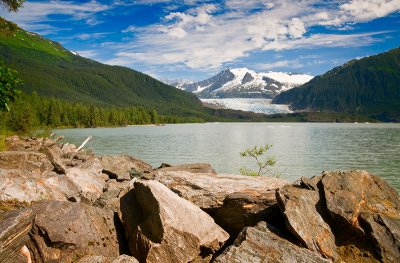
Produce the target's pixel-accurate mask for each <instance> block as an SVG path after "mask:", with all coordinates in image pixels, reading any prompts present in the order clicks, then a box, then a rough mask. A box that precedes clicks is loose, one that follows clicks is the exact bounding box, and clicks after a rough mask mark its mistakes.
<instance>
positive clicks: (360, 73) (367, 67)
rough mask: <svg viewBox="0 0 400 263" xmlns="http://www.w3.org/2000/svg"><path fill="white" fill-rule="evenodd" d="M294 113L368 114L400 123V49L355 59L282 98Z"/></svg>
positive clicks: (279, 96) (288, 92)
mask: <svg viewBox="0 0 400 263" xmlns="http://www.w3.org/2000/svg"><path fill="white" fill-rule="evenodd" d="M273 102H274V103H277V104H290V106H291V107H292V109H294V110H305V111H333V112H347V113H357V114H365V115H369V116H372V117H375V118H378V119H380V120H382V121H400V48H396V49H392V50H390V51H388V52H385V53H382V54H379V55H375V56H371V57H366V58H363V59H360V60H352V61H350V62H348V63H346V64H344V65H342V66H340V67H337V68H334V69H332V70H330V71H328V72H327V73H325V74H323V75H321V76H318V77H315V78H314V79H312V80H311V81H310V82H308V83H306V84H304V85H302V86H301V87H298V88H294V89H292V90H289V91H286V92H283V93H281V94H280V95H278V96H277V97H276V98H275V99H274V101H273Z"/></svg>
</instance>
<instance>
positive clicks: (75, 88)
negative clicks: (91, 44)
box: [0, 28, 205, 115]
mask: <svg viewBox="0 0 400 263" xmlns="http://www.w3.org/2000/svg"><path fill="white" fill-rule="evenodd" d="M0 61H4V62H5V64H7V65H8V66H10V67H12V68H14V69H16V70H17V71H18V72H19V73H20V75H21V78H22V79H23V80H24V82H25V84H24V85H23V87H22V88H21V89H22V90H23V91H25V92H28V93H30V92H32V91H36V92H37V93H38V94H39V95H42V96H52V97H56V98H61V99H64V100H69V101H78V102H85V103H93V104H96V105H100V106H118V107H125V106H131V105H138V106H145V107H147V108H155V109H157V110H158V111H159V112H160V113H162V114H174V115H198V114H204V113H205V110H204V109H203V107H202V104H201V102H200V101H199V100H198V99H197V98H196V97H195V96H194V95H193V94H190V93H187V92H184V91H180V90H177V89H176V88H174V87H172V86H168V85H165V84H163V83H161V82H160V81H158V80H156V79H154V78H152V77H150V76H147V75H145V74H143V73H140V72H137V71H134V70H131V69H128V68H124V67H119V66H109V65H104V64H101V63H99V62H96V61H93V60H90V59H86V58H82V57H80V56H77V55H74V54H73V53H72V52H69V51H68V50H66V49H64V48H63V47H62V46H61V45H60V44H58V43H55V42H52V41H50V40H48V39H45V38H43V37H41V36H39V35H37V34H33V33H29V32H26V31H24V30H22V29H19V28H18V29H17V31H16V32H14V33H13V34H12V35H10V36H8V37H6V36H3V35H0Z"/></svg>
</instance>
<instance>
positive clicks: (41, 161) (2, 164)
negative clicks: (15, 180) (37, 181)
mask: <svg viewBox="0 0 400 263" xmlns="http://www.w3.org/2000/svg"><path fill="white" fill-rule="evenodd" d="M53 168H54V167H53V165H52V164H51V163H50V161H49V160H48V159H47V156H46V155H45V154H43V153H38V152H24V151H10V152H0V169H20V170H23V171H26V172H31V173H35V174H42V173H46V172H50V171H52V170H53Z"/></svg>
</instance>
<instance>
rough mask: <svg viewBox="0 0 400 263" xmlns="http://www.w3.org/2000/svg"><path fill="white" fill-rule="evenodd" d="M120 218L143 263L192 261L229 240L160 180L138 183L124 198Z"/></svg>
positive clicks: (224, 233) (210, 219)
mask: <svg viewBox="0 0 400 263" xmlns="http://www.w3.org/2000/svg"><path fill="white" fill-rule="evenodd" d="M120 218H121V221H122V223H123V225H124V227H125V231H126V237H127V239H128V241H129V248H130V250H131V253H132V255H133V256H135V257H136V258H137V259H138V260H139V261H140V262H161V261H162V262H190V261H192V260H195V259H196V258H198V257H199V256H200V254H201V253H202V255H201V256H202V257H203V256H207V254H212V253H213V252H215V251H217V250H218V249H219V248H220V247H221V246H222V245H223V244H224V242H225V241H226V240H227V239H228V238H229V235H228V234H227V233H226V232H225V231H224V230H223V229H222V228H220V227H219V226H218V225H216V224H215V223H214V220H213V219H212V218H211V217H210V216H209V215H207V214H206V213H205V212H203V211H202V210H201V209H200V208H198V207H197V206H195V205H193V204H192V203H190V202H189V201H187V200H184V199H182V198H180V197H179V196H177V195H176V194H174V193H173V192H172V191H170V190H169V189H168V188H167V187H166V186H164V185H162V184H161V183H159V182H156V181H140V182H135V185H134V188H133V189H132V190H131V191H129V192H128V193H127V194H126V195H125V196H123V197H122V198H121V213H120Z"/></svg>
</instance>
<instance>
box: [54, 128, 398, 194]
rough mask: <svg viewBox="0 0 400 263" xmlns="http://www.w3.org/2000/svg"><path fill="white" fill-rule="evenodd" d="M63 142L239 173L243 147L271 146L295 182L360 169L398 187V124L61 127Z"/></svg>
mask: <svg viewBox="0 0 400 263" xmlns="http://www.w3.org/2000/svg"><path fill="white" fill-rule="evenodd" d="M55 132H56V134H57V135H64V136H65V139H64V140H63V142H71V143H74V144H76V145H79V144H80V143H81V142H82V141H84V140H85V138H86V137H88V136H89V135H92V136H93V140H92V141H91V142H90V143H88V144H87V146H86V147H85V148H86V149H92V150H93V151H94V152H95V153H96V154H99V155H104V154H122V153H127V154H130V155H133V156H136V157H138V158H140V159H142V160H144V161H146V162H148V163H150V164H151V165H153V166H154V167H158V166H159V165H160V164H161V163H163V162H164V163H169V164H183V163H193V162H206V163H211V164H212V165H213V167H214V168H215V169H216V170H217V172H219V173H233V174H238V173H239V169H240V167H241V166H247V167H249V168H251V169H255V168H256V165H255V161H254V160H252V159H248V158H243V157H241V156H240V154H239V153H240V152H241V151H243V150H245V149H246V147H247V148H249V147H253V146H255V145H265V144H272V145H273V147H272V149H271V154H272V155H275V156H276V158H277V163H276V166H275V169H276V171H283V174H282V178H284V179H287V180H289V181H294V180H296V179H298V178H300V177H301V176H307V177H311V176H313V175H319V174H320V173H321V172H322V171H325V170H326V171H328V170H351V169H353V170H354V169H364V170H367V171H369V172H371V173H374V174H376V175H379V176H381V177H383V178H384V179H385V180H387V181H388V182H389V183H390V184H391V185H393V186H394V187H395V188H396V189H397V190H398V191H399V190H400V124H368V123H364V124H357V123H348V124H340V123H329V124H320V123H205V124H173V125H172V124H171V125H165V126H132V127H125V128H95V129H62V130H56V131H55Z"/></svg>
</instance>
